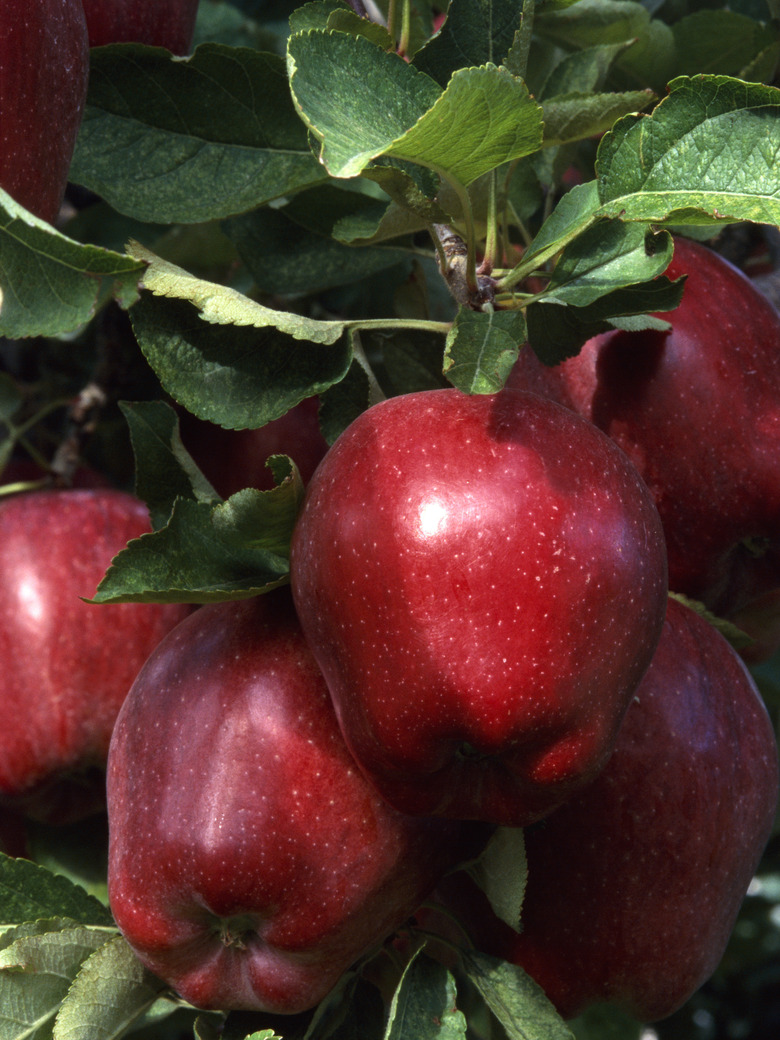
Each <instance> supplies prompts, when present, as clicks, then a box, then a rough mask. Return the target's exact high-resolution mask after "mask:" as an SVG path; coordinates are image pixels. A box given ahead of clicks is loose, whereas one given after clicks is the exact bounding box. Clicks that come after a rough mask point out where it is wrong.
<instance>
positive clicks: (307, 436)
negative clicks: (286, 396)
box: [179, 397, 328, 498]
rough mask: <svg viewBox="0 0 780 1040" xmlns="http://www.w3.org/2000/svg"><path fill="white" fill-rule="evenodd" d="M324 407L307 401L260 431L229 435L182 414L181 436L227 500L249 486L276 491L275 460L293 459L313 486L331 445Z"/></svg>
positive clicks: (206, 423)
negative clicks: (322, 421)
mask: <svg viewBox="0 0 780 1040" xmlns="http://www.w3.org/2000/svg"><path fill="white" fill-rule="evenodd" d="M318 407H319V402H318V400H317V398H316V397H307V398H305V399H304V400H303V401H301V402H300V403H299V404H297V405H295V407H294V408H291V409H290V411H289V412H286V413H285V414H284V415H282V416H281V417H280V418H279V419H275V420H273V422H270V423H267V424H266V425H265V426H261V427H260V428H259V429H257V430H226V429H224V428H223V427H222V426H217V425H215V424H214V423H210V422H206V421H204V420H203V419H198V418H196V417H195V416H194V415H192V414H191V413H190V412H185V411H182V412H181V413H180V417H179V418H180V425H181V437H182V441H183V442H184V446H185V447H186V448H187V450H188V451H189V452H190V454H191V455H192V457H193V458H194V459H195V461H196V462H197V464H198V466H199V467H200V468H201V470H202V471H203V473H204V474H205V476H206V477H207V478H208V479H209V481H210V482H211V484H212V486H213V487H214V489H215V490H216V491H217V492H218V493H219V494H220V495H221V496H222V497H223V498H230V496H231V495H232V494H234V493H235V492H236V491H241V490H242V489H243V488H247V487H254V488H260V490H261V491H267V490H269V489H270V488H272V487H273V486H274V480H273V475H272V473H271V470H270V469H269V468H268V466H266V461H267V459H268V458H269V457H270V456H271V455H289V456H290V458H292V460H293V462H294V463H295V464H296V466H297V467H298V471H299V472H300V474H301V479H302V480H303V482H304V484H308V482H309V480H310V479H311V475H312V473H313V472H314V470H315V469H316V468H317V465H318V464H319V462H320V460H321V459H322V457H323V455H324V454H325V452H326V451H327V450H328V442H327V441H326V440H325V438H324V437H323V435H322V433H321V431H320V425H319V420H318Z"/></svg>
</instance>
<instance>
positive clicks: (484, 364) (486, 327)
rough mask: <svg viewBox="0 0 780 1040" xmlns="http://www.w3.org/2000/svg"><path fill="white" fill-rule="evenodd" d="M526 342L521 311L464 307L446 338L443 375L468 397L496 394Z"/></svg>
mask: <svg viewBox="0 0 780 1040" xmlns="http://www.w3.org/2000/svg"><path fill="white" fill-rule="evenodd" d="M524 342H525V319H524V317H523V314H522V312H521V311H491V312H483V311H473V310H469V309H468V308H465V307H463V308H461V309H460V311H459V312H458V315H457V317H456V319H455V321H454V323H453V326H452V329H451V330H450V332H449V334H448V336H447V344H446V348H445V353H444V368H443V371H444V374H445V376H446V377H447V379H448V380H449V381H450V383H452V385H453V386H455V387H457V388H458V389H459V390H463V391H464V393H467V394H494V393H495V392H496V391H497V390H500V389H501V387H502V386H503V385H504V383H505V382H506V380H507V376H508V375H509V373H510V371H511V370H512V366H513V365H514V363H515V361H516V360H517V354H518V350H519V348H520V345H521V344H522V343H524Z"/></svg>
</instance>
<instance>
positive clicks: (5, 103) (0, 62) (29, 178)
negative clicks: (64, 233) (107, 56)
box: [0, 0, 89, 224]
mask: <svg viewBox="0 0 780 1040" xmlns="http://www.w3.org/2000/svg"><path fill="white" fill-rule="evenodd" d="M88 73H89V46H88V43H87V26H86V22H85V19H84V10H83V8H82V6H81V0H3V3H2V4H0V188H3V189H4V190H5V191H7V192H8V194H9V195H11V196H13V198H14V199H15V201H16V202H18V203H20V204H21V205H22V206H24V207H25V209H28V210H29V211H30V212H31V213H34V214H35V216H37V217H40V218H41V219H42V220H47V221H48V222H49V223H50V224H51V223H54V221H55V219H56V217H57V214H58V213H59V209H60V204H61V202H62V198H63V196H64V194H65V185H66V183H67V179H68V170H69V169H70V161H71V158H72V157H73V149H74V146H75V143H76V135H77V133H78V130H79V126H80V125H81V117H82V114H83V111H84V102H85V100H86V96H87V77H88Z"/></svg>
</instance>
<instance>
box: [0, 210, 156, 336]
mask: <svg viewBox="0 0 780 1040" xmlns="http://www.w3.org/2000/svg"><path fill="white" fill-rule="evenodd" d="M0 256H2V264H1V265H0V335H2V336H7V337H8V338H9V339H14V338H16V339H18V338H21V337H23V336H56V335H59V334H60V333H65V332H73V331H74V330H75V329H78V328H79V327H80V326H81V325H84V324H85V323H86V322H88V321H89V320H90V319H91V318H92V317H93V316H94V315H95V313H96V311H97V309H98V307H99V306H100V305H101V304H102V303H105V302H106V301H107V300H109V299H110V298H111V297H112V296H115V297H116V298H117V299H118V300H119V301H120V302H121V303H122V304H123V305H127V304H129V303H131V302H132V300H133V299H135V297H136V296H137V292H138V289H137V286H138V280H139V277H140V272H141V270H142V267H141V265H139V263H138V262H137V261H136V260H133V259H131V258H129V257H127V256H120V255H119V254H118V253H113V252H111V251H110V250H108V249H100V248H98V247H96V246H88V245H81V244H79V243H78V242H74V241H72V240H71V239H69V238H66V237H65V235H62V234H60V233H59V232H58V231H55V230H54V228H53V227H52V226H51V225H50V224H47V223H45V221H42V220H38V218H37V217H34V216H33V215H32V214H30V213H28V212H27V210H25V209H22V207H21V206H19V205H18V204H17V203H16V202H14V200H13V199H12V198H11V196H10V195H8V194H6V192H4V191H3V190H2V189H0Z"/></svg>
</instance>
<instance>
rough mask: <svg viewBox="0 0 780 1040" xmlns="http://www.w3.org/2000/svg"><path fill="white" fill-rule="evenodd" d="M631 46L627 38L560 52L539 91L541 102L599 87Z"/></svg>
mask: <svg viewBox="0 0 780 1040" xmlns="http://www.w3.org/2000/svg"><path fill="white" fill-rule="evenodd" d="M630 46H631V44H630V42H629V41H626V42H622V43H613V44H600V45H599V46H596V47H585V48H584V49H583V50H579V51H574V52H573V53H572V54H562V55H561V56H560V59H559V60H558V61H556V63H555V65H554V66H553V68H552V69H550V71H549V72H548V74H547V76H546V78H545V80H544V83H543V84H542V87H541V88H540V90H539V91H538V94H537V96H538V98H539V100H540V101H542V102H543V101H544V100H545V99H547V98H554V97H557V96H559V95H563V94H571V93H585V92H587V93H591V92H593V91H598V90H601V89H602V88H603V87H604V83H605V81H606V78H607V74H608V72H609V70H610V68H611V67H612V65H613V63H614V62H615V61H616V59H617V58H618V57H619V56H620V55H621V54H623V53H624V52H625V50H626V48H628V47H630Z"/></svg>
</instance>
